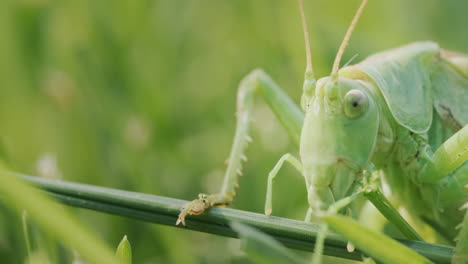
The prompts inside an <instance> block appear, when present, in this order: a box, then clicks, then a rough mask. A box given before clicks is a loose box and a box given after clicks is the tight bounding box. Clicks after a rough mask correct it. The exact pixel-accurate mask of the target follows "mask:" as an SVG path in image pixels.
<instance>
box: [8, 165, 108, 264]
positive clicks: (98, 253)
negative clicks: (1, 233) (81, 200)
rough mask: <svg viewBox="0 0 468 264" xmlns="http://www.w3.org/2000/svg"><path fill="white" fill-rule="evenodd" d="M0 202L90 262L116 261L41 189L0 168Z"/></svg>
mask: <svg viewBox="0 0 468 264" xmlns="http://www.w3.org/2000/svg"><path fill="white" fill-rule="evenodd" d="M0 199H1V201H2V203H3V204H4V205H5V206H7V207H9V208H10V209H12V210H16V211H17V213H18V214H21V213H22V212H23V210H26V211H27V212H28V216H29V217H28V218H29V219H31V220H32V221H34V222H35V223H36V224H37V225H38V226H39V227H40V228H42V229H43V230H44V231H46V232H47V233H49V234H51V235H53V236H55V237H56V238H57V239H58V240H60V241H61V242H63V243H64V245H66V246H68V247H69V248H71V249H75V250H76V251H78V252H79V253H80V254H81V255H82V256H83V258H85V259H87V260H88V261H89V262H90V263H109V264H112V263H116V258H115V257H114V254H113V253H112V250H111V249H110V248H108V247H107V246H106V245H105V244H104V243H103V242H102V241H101V240H99V239H98V238H97V237H96V236H95V235H93V234H92V233H90V232H89V231H88V230H87V229H86V228H85V227H84V226H82V225H81V224H80V223H79V222H78V221H77V220H76V219H75V218H74V217H72V215H71V214H69V212H68V211H67V210H66V209H67V208H65V207H63V206H62V205H61V204H58V203H56V202H54V201H52V200H51V199H50V198H49V197H47V196H46V195H44V193H42V192H41V191H39V190H37V189H36V188H34V187H32V186H30V184H29V183H27V182H25V181H24V180H23V179H21V178H19V177H17V175H16V174H14V173H11V172H8V171H0Z"/></svg>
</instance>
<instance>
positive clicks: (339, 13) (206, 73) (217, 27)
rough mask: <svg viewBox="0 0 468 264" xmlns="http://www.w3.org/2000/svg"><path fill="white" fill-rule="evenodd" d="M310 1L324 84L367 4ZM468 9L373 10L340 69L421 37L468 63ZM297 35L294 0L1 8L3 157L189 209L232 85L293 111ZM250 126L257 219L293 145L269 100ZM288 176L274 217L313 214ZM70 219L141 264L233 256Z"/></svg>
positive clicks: (0, 236) (115, 222)
mask: <svg viewBox="0 0 468 264" xmlns="http://www.w3.org/2000/svg"><path fill="white" fill-rule="evenodd" d="M305 5H306V12H307V15H308V17H309V21H308V22H309V25H310V26H311V28H310V31H311V41H312V53H313V54H312V55H313V58H314V66H315V70H316V72H317V74H318V75H319V76H323V75H326V74H329V72H330V70H331V64H332V61H333V58H334V55H335V52H336V50H337V47H338V45H339V43H340V41H341V39H342V37H343V34H344V32H345V30H346V27H347V24H348V23H349V21H350V19H351V17H352V16H353V12H352V11H351V10H355V8H356V7H357V6H358V5H359V0H356V1H341V0H309V1H306V3H305ZM467 9H468V2H466V1H459V0H446V1H436V0H429V1H428V0H414V1H407V0H396V1H371V2H370V3H369V6H368V9H367V10H366V12H365V14H364V16H363V17H362V20H361V21H360V22H359V25H358V27H357V28H356V30H355V35H354V36H353V38H352V41H351V43H350V45H349V49H348V50H347V52H346V54H345V57H344V58H343V62H346V61H347V60H348V59H349V58H351V57H352V56H353V55H355V54H359V56H358V58H357V60H361V59H363V58H364V57H365V56H367V55H368V54H372V53H375V52H378V51H381V50H384V49H388V48H392V47H395V46H398V45H401V44H405V43H409V42H413V41H416V40H432V41H435V42H438V43H439V44H440V46H441V47H443V48H447V49H452V50H458V51H461V52H465V53H466V52H468V48H467V46H466V43H467V42H468V35H467V34H466V25H467V24H468V17H467V16H466V14H465V13H466V10H467ZM301 34H302V31H301V27H300V17H299V11H298V8H297V5H296V1H291V0H256V1H202V2H200V1H185V2H183V3H182V2H180V1H160V0H155V1H148V0H142V1H122V0H102V1H91V0H84V1H72V0H61V1H54V0H2V1H0V36H2V40H1V41H0V58H1V62H0V88H1V89H0V90H1V96H0V124H1V129H0V131H1V132H0V139H1V141H2V143H3V145H2V148H1V149H0V153H1V155H2V158H3V159H5V160H6V162H7V163H8V165H9V166H10V168H12V169H14V170H15V171H20V172H24V173H28V174H31V175H41V176H43V177H48V178H63V179H65V180H70V181H77V182H84V183H89V184H97V185H101V186H108V187H113V188H121V189H127V190H132V191H137V192H145V193H153V194H158V195H164V196H170V197H177V198H183V199H193V197H195V195H196V194H197V193H199V192H200V191H204V192H207V193H211V192H215V191H217V188H218V186H219V185H220V184H221V179H222V173H223V169H224V167H223V162H224V160H225V158H226V157H227V155H228V151H229V147H230V144H231V140H232V137H233V135H234V125H235V119H234V117H233V115H234V109H235V93H236V88H237V85H238V82H239V81H240V79H241V78H242V76H244V75H245V74H247V73H248V72H250V71H251V70H252V69H253V68H257V67H261V68H264V69H265V70H266V71H267V72H268V73H269V74H271V76H273V77H274V78H275V80H277V81H278V83H279V84H280V85H281V86H282V87H284V88H286V90H287V92H288V94H290V95H291V96H292V97H293V98H295V99H296V101H297V102H298V101H299V100H298V99H299V95H300V92H301V86H302V81H303V70H304V66H305V54H304V48H303V39H302V35H301ZM354 62H356V61H354ZM256 122H257V123H256V124H255V125H254V134H253V138H254V140H255V142H256V143H255V144H253V145H252V147H250V148H249V150H248V152H247V155H248V158H249V160H250V163H249V164H248V165H247V166H246V168H245V171H244V174H245V175H246V177H244V178H243V179H242V180H241V182H240V185H241V189H240V190H239V192H238V197H237V198H236V202H235V204H234V205H233V206H234V207H235V208H241V209H243V210H248V211H254V212H262V211H263V205H264V196H265V190H266V176H267V173H268V172H269V170H270V169H271V168H272V167H273V165H274V164H275V162H276V161H277V160H278V158H279V157H280V155H281V154H283V153H286V152H290V151H293V150H294V149H293V148H292V147H291V144H290V142H289V141H288V139H287V136H286V134H285V133H284V131H283V130H282V129H279V128H278V127H279V125H278V124H277V123H276V121H274V119H273V118H272V115H271V114H270V113H269V112H268V111H265V108H264V107H262V106H261V105H260V107H259V108H258V111H257V114H256ZM281 173H282V174H284V175H288V176H289V175H290V176H291V177H278V185H277V186H285V185H287V186H288V188H284V189H281V188H277V189H275V190H274V193H275V197H274V201H273V204H275V209H274V212H275V214H276V215H280V216H284V217H289V218H294V219H303V217H304V214H305V211H306V208H307V206H306V204H307V202H306V200H307V199H306V194H305V188H304V185H303V180H302V179H300V178H299V177H294V175H295V173H296V172H295V171H294V170H293V169H289V168H286V169H285V170H284V171H282V172H281ZM0 203H1V204H0V256H2V261H4V262H5V263H23V262H24V259H26V255H27V253H26V252H27V250H26V243H25V241H24V236H23V229H22V225H21V219H20V217H19V216H18V214H16V213H13V211H12V210H11V209H8V208H7V206H6V204H5V202H4V200H3V198H0ZM74 213H75V215H76V216H77V217H79V219H80V221H81V222H82V224H83V225H86V226H87V227H88V228H90V229H92V230H93V231H94V232H95V233H97V234H98V236H100V237H101V238H102V239H103V240H105V241H107V243H108V244H109V245H112V244H113V243H115V241H119V240H120V239H121V235H122V233H125V234H128V235H129V237H131V238H132V245H133V248H134V252H133V260H134V263H145V262H161V263H200V262H202V263H203V262H204V263H207V262H209V263H217V262H218V263H219V262H228V261H230V260H231V259H233V258H235V257H234V255H235V252H233V251H234V249H233V247H232V246H230V244H229V243H230V242H229V241H228V240H226V239H223V238H218V237H215V236H207V235H203V234H200V233H198V232H179V231H176V230H174V229H170V228H167V227H162V226H157V225H149V224H143V223H141V222H136V221H134V220H130V219H126V218H121V217H116V216H109V215H105V214H96V213H94V212H88V211H83V210H75V211H74ZM41 231H42V232H44V230H41ZM43 239H44V241H48V242H47V243H45V244H46V247H47V248H49V249H51V250H50V252H47V255H48V256H47V257H48V258H49V259H57V260H63V261H61V262H62V263H63V262H66V261H64V260H68V259H70V258H71V256H72V255H73V254H72V253H71V252H70V251H69V250H64V249H63V248H62V247H61V246H59V245H58V244H57V243H56V242H55V241H53V240H50V239H48V237H47V236H46V235H45V236H43ZM149 245H150V246H149ZM136 249H138V250H136ZM182 249H183V251H184V253H185V254H181V253H180V252H181V250H182ZM58 262H60V261H58ZM68 262H69V261H68Z"/></svg>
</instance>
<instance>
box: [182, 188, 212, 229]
mask: <svg viewBox="0 0 468 264" xmlns="http://www.w3.org/2000/svg"><path fill="white" fill-rule="evenodd" d="M208 207H210V203H209V202H208V200H207V199H206V195H204V194H200V195H199V196H198V199H195V200H193V201H191V202H190V203H187V204H186V205H184V206H183V207H182V208H180V214H179V218H178V219H177V222H176V226H177V225H179V224H180V223H182V225H184V226H185V217H186V216H187V215H199V214H201V213H203V212H204V211H205V209H207V208H208Z"/></svg>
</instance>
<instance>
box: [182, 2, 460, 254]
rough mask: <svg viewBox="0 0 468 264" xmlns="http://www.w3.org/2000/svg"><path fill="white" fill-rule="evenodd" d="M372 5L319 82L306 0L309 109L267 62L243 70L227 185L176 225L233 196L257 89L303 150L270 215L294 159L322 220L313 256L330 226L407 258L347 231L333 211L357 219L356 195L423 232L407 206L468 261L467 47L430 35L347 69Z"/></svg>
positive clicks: (315, 216)
mask: <svg viewBox="0 0 468 264" xmlns="http://www.w3.org/2000/svg"><path fill="white" fill-rule="evenodd" d="M366 4H367V0H363V1H362V3H361V5H360V7H359V9H358V11H357V12H356V15H355V16H354V18H353V20H352V22H351V25H350V26H349V28H348V31H347V32H346V34H345V37H344V40H343V42H342V44H341V46H340V48H339V50H338V53H337V56H336V58H335V61H334V64H333V69H332V72H331V74H330V76H329V77H323V78H320V79H318V80H317V79H316V78H315V75H314V71H313V68H312V58H311V52H310V44H309V36H308V31H307V26H306V18H305V15H304V8H303V1H302V0H299V6H300V10H301V19H302V24H303V29H304V39H305V46H306V58H307V59H306V62H307V63H306V65H307V66H306V71H305V78H304V84H303V94H302V97H301V103H300V105H301V108H302V111H301V108H299V107H298V106H297V105H296V104H295V103H294V102H293V101H292V100H291V99H290V98H289V97H288V96H287V95H286V94H285V93H284V92H283V91H282V90H281V89H280V88H279V86H278V85H277V84H276V83H275V82H274V81H273V80H272V78H270V77H269V76H268V75H267V74H266V73H265V72H263V71H262V70H254V71H253V72H252V73H251V74H249V75H248V76H247V77H245V78H244V79H243V80H242V82H241V83H240V87H239V90H238V96H237V128H236V132H235V137H234V142H233V145H232V149H231V152H230V155H229V158H228V165H227V170H226V173H225V177H224V182H223V185H222V187H221V191H220V192H219V193H217V194H210V195H206V194H200V195H199V198H198V199H195V200H193V201H192V202H191V203H189V204H187V205H185V206H184V207H183V208H182V209H181V213H180V215H179V219H178V221H177V223H176V224H179V223H182V224H184V225H185V217H186V215H196V214H201V213H203V211H204V210H206V209H207V208H209V207H211V206H220V205H228V204H230V203H231V202H232V201H233V199H234V197H235V195H236V191H235V190H236V187H237V186H238V175H239V174H241V169H242V161H245V160H246V157H245V155H244V151H245V149H246V147H247V144H248V142H249V141H250V137H249V135H248V132H249V122H250V120H251V115H252V108H253V103H254V98H255V97H256V96H260V97H261V98H263V99H264V100H265V101H266V103H267V104H268V105H269V106H270V107H271V109H272V110H273V112H274V113H275V115H276V117H277V118H278V119H279V121H280V122H281V124H282V125H283V126H284V127H285V129H286V130H287V132H288V134H289V136H290V137H291V139H292V141H293V142H294V143H296V145H297V146H298V147H299V154H300V158H299V159H298V158H296V157H295V156H294V155H292V154H289V153H288V154H285V155H283V156H282V157H281V159H280V160H279V161H278V163H277V164H276V166H274V168H273V170H272V171H271V172H270V174H269V176H268V186H267V195H266V202H265V214H267V215H270V214H271V213H272V186H273V180H274V178H275V176H276V175H277V173H278V172H279V170H280V168H281V167H282V166H283V164H284V162H288V163H290V164H292V165H293V166H294V167H295V168H296V169H297V170H298V171H299V173H301V174H302V175H303V176H304V179H305V184H306V187H307V192H308V204H309V209H308V211H307V214H306V221H319V222H321V223H322V231H321V232H320V235H319V236H318V238H317V242H316V248H315V253H314V258H313V263H320V262H321V252H322V247H323V241H324V239H325V236H326V233H327V230H328V227H329V226H330V227H332V228H333V229H335V231H337V232H339V233H341V234H342V235H343V236H344V237H345V238H346V239H348V240H349V241H350V242H352V243H353V244H355V245H357V246H358V247H359V248H360V249H361V250H362V251H364V252H366V253H367V254H369V255H370V256H371V257H374V258H376V259H377V260H379V261H381V262H383V263H400V262H399V261H397V260H396V259H392V258H391V257H390V258H387V257H386V256H385V255H386V254H385V251H386V250H387V249H386V247H385V245H375V244H370V245H363V241H364V240H363V239H362V237H364V236H366V234H371V232H374V231H370V230H369V231H368V230H365V231H362V233H361V234H358V235H356V234H350V232H345V231H343V230H342V228H340V224H337V223H336V221H334V220H333V219H334V218H333V217H329V216H330V215H331V216H333V215H337V214H345V215H349V216H351V217H356V215H357V214H358V213H359V212H358V211H359V208H357V207H353V206H352V205H353V202H354V201H355V200H356V199H357V198H358V197H365V198H367V199H368V200H369V201H371V202H372V203H373V204H374V205H375V207H376V208H377V209H378V210H379V211H380V212H381V213H382V214H383V215H384V216H385V217H386V218H387V219H388V220H389V221H390V222H392V223H393V224H395V226H396V227H397V228H398V229H399V230H400V231H401V233H402V234H403V235H405V236H406V237H407V238H409V239H415V240H422V238H421V237H420V236H419V234H418V233H417V232H416V231H415V230H414V229H413V228H412V227H411V226H410V225H409V224H408V223H407V222H406V220H405V219H404V218H403V217H402V216H401V215H400V214H399V212H398V210H397V208H399V207H403V208H406V210H407V211H408V212H410V213H409V216H410V218H411V219H416V222H419V223H425V224H427V225H429V226H431V227H432V228H433V229H434V230H435V231H436V232H437V233H438V234H439V235H440V237H443V238H445V239H446V241H449V242H450V243H453V244H456V249H455V254H454V258H453V263H468V235H467V234H468V214H466V215H465V214H464V211H462V210H461V209H460V208H461V207H462V206H463V204H464V203H466V202H467V201H468V163H467V162H466V160H467V159H468V125H467V123H468V55H463V54H459V53H455V52H450V51H446V50H443V49H441V48H440V47H439V46H438V45H437V44H436V43H433V42H416V43H412V44H409V45H405V46H402V47H399V48H396V49H392V50H389V51H385V52H381V53H378V54H375V55H373V56H370V57H369V58H367V59H365V60H364V61H362V62H360V63H358V64H356V65H352V66H345V67H343V68H341V69H340V61H341V58H342V56H343V53H344V50H345V47H346V45H347V44H348V43H349V39H350V37H351V35H352V32H353V30H354V28H355V27H356V24H357V22H358V20H359V17H360V16H361V14H362V12H363V10H364V8H365V6H366ZM383 184H385V185H388V186H389V187H390V190H391V192H390V193H387V195H389V196H390V198H391V200H392V202H393V203H392V204H390V203H389V201H388V200H387V198H386V197H385V196H384V194H383V192H382V191H381V189H382V185H383ZM350 221H351V220H350ZM458 225H460V226H461V228H459V229H456V227H457V226H458ZM420 260H421V259H418V260H416V258H415V259H414V262H415V263H416V261H420ZM427 262H428V261H427ZM427 262H426V260H425V259H424V260H422V261H421V263H427ZM411 263H413V262H411ZM418 263H419V262H418Z"/></svg>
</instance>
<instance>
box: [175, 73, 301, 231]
mask: <svg viewBox="0 0 468 264" xmlns="http://www.w3.org/2000/svg"><path fill="white" fill-rule="evenodd" d="M257 95H261V97H262V98H263V99H264V100H265V101H266V102H267V104H268V105H269V106H270V108H271V109H272V110H273V112H274V113H275V115H276V117H277V118H278V119H279V120H280V122H281V124H282V125H283V126H284V127H285V129H286V131H287V132H288V134H289V136H290V138H291V139H292V141H293V142H294V143H295V144H296V145H299V139H300V133H301V128H302V122H303V119H304V114H303V113H302V112H301V111H300V109H299V107H298V106H297V105H295V104H294V102H293V101H292V100H291V99H290V98H289V97H288V96H287V95H286V94H285V93H284V92H283V91H282V90H281V88H279V86H278V85H277V84H276V83H275V82H274V81H273V80H272V79H271V78H270V77H269V76H268V75H267V74H266V73H265V72H263V71H262V70H254V71H253V72H252V73H250V74H249V75H248V76H246V77H245V78H244V79H243V80H242V82H241V83H240V86H239V90H238V93H237V113H236V117H237V128H236V133H235V136H234V142H233V144H232V149H231V152H230V154H229V158H228V161H227V169H226V173H225V175H224V182H223V185H222V186H221V191H220V192H219V193H216V194H210V195H206V194H200V195H199V198H198V199H195V200H193V201H192V202H190V203H188V204H186V205H185V206H184V207H183V208H182V209H181V213H180V214H179V219H178V220H177V223H176V224H179V223H182V224H183V225H185V216H186V215H196V214H201V213H203V211H205V210H206V209H207V208H209V207H211V206H217V205H228V204H230V203H232V200H233V199H234V197H235V196H236V189H237V188H238V187H239V185H238V176H239V175H242V161H245V160H246V157H245V154H244V152H245V150H246V147H247V144H248V143H249V142H250V141H251V139H250V137H249V124H250V121H251V119H252V110H253V105H254V99H255V97H256V96H257Z"/></svg>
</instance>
